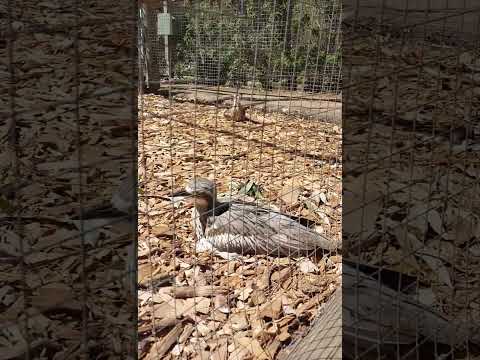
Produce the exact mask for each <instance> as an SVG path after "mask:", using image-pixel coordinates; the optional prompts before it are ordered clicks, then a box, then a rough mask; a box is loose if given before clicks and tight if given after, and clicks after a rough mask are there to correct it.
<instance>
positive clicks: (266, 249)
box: [205, 203, 336, 256]
mask: <svg viewBox="0 0 480 360" xmlns="http://www.w3.org/2000/svg"><path fill="white" fill-rule="evenodd" d="M205 237H206V238H207V240H208V241H209V242H211V243H212V245H213V246H214V247H216V248H217V249H218V250H220V251H230V252H236V253H238V254H268V255H276V256H288V255H290V256H295V255H300V254H304V253H305V252H308V251H312V250H315V249H317V248H321V249H326V250H332V249H334V248H335V247H336V244H335V243H334V242H333V241H331V240H329V239H327V238H326V237H324V236H322V235H321V234H318V233H316V232H314V231H313V230H310V229H308V228H306V227H304V226H303V225H301V224H299V223H297V222H295V220H293V219H291V218H289V217H288V216H285V215H283V214H281V213H279V212H275V211H272V210H268V209H262V208H258V207H255V206H253V205H246V204H236V203H233V204H231V206H230V208H229V210H228V211H226V212H224V213H222V214H220V215H218V216H212V217H210V218H209V219H208V223H207V229H206V232H205Z"/></svg>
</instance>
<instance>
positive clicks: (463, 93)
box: [342, 0, 479, 359]
mask: <svg viewBox="0 0 480 360" xmlns="http://www.w3.org/2000/svg"><path fill="white" fill-rule="evenodd" d="M468 5H470V6H468ZM471 5H474V4H468V2H463V1H458V2H457V1H448V2H443V1H439V2H416V3H413V2H408V1H404V2H395V3H393V2H391V1H386V0H384V1H366V2H362V3H361V4H359V3H358V2H357V3H356V4H355V3H353V2H352V3H351V4H345V18H346V20H345V23H344V28H343V29H344V31H343V55H344V63H343V75H344V77H343V78H344V89H343V116H344V119H345V122H344V128H343V131H344V138H343V140H344V143H343V146H344V148H343V150H344V154H345V155H346V156H347V158H348V160H346V161H345V162H344V178H343V179H344V181H343V187H344V214H343V234H344V237H343V256H344V259H348V260H350V261H351V262H346V261H344V263H343V277H342V280H343V306H344V310H343V354H344V356H345V357H347V358H351V359H381V358H388V359H393V358H395V359H419V358H421V359H434V358H435V359H439V358H443V359H473V358H475V357H477V356H478V348H475V346H476V345H478V340H479V339H478V324H479V321H478V320H479V317H478V315H479V312H478V296H477V295H476V294H475V292H474V291H473V289H474V288H475V287H476V286H478V275H477V274H478V270H475V269H477V266H478V254H476V250H475V249H476V248H477V246H478V230H475V229H477V224H478V214H479V211H478V209H479V207H478V205H479V202H478V201H479V198H478V149H479V144H478V135H477V136H475V135H476V133H477V130H475V128H476V127H477V124H478V120H477V115H476V114H477V111H478V110H477V108H478V94H477V90H478V83H477V82H476V80H475V77H476V74H477V71H478V69H477V67H476V65H475V64H477V62H478V20H479V11H478V9H475V8H474V7H473V6H471ZM367 265H368V266H367Z"/></svg>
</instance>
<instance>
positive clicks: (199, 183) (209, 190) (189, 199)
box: [173, 177, 217, 208]
mask: <svg viewBox="0 0 480 360" xmlns="http://www.w3.org/2000/svg"><path fill="white" fill-rule="evenodd" d="M216 198H217V194H216V189H215V183H214V182H213V181H211V180H208V179H205V178H200V177H195V178H193V179H192V180H190V181H189V182H188V183H187V185H186V186H185V189H184V190H180V191H177V192H176V193H174V194H173V201H176V200H185V202H186V203H187V204H193V205H195V206H197V207H201V208H210V207H212V206H213V204H214V202H215V201H216Z"/></svg>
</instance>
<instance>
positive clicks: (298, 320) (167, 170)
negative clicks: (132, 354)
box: [138, 0, 342, 359]
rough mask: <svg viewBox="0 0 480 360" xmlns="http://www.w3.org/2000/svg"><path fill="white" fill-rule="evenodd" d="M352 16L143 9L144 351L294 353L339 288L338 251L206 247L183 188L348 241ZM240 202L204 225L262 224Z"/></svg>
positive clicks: (175, 6)
mask: <svg viewBox="0 0 480 360" xmlns="http://www.w3.org/2000/svg"><path fill="white" fill-rule="evenodd" d="M340 12H341V8H340V4H339V3H338V2H337V1H324V0H316V1H314V0H302V1H297V0H296V1H289V0H281V1H273V2H272V1H269V2H267V1H265V2H259V1H234V2H232V1H217V2H211V1H196V2H192V3H188V4H187V5H185V4H184V2H171V1H169V2H167V3H163V2H160V3H150V2H149V3H145V4H143V6H142V9H141V12H140V16H141V19H142V24H143V26H142V28H141V31H140V38H139V40H140V43H139V45H140V46H139V48H141V49H142V52H141V56H142V62H141V65H142V67H141V72H142V79H143V81H144V83H143V85H144V86H142V87H141V88H142V89H144V90H145V92H144V93H141V94H140V97H139V106H140V109H139V113H140V115H141V116H140V119H139V120H140V123H139V183H140V190H139V193H140V196H139V229H138V231H139V249H138V262H139V265H138V273H139V276H138V282H139V289H138V297H139V329H138V332H139V357H140V358H141V359H177V358H181V359H280V358H282V357H284V356H286V355H287V354H288V353H289V349H290V346H293V345H294V344H296V343H297V341H298V339H299V338H301V337H302V336H304V334H306V333H307V332H308V330H309V329H310V327H311V325H312V321H314V319H315V318H316V317H317V314H318V313H319V312H320V311H321V309H322V305H323V304H324V303H326V302H327V301H328V299H330V297H331V295H332V294H333V293H334V292H335V289H337V288H338V287H339V281H340V278H339V272H340V270H341V257H340V256H339V254H338V252H337V251H333V252H329V251H324V250H322V249H316V251H314V252H312V253H310V254H307V255H303V256H298V255H294V254H293V253H292V254H290V256H285V254H282V255H283V256H280V257H279V256H277V255H278V254H275V253H270V254H269V255H268V256H267V255H265V254H260V250H262V249H261V248H260V247H259V246H258V247H257V248H255V245H254V246H253V247H254V249H253V250H254V251H253V253H250V254H247V252H246V250H245V251H243V249H240V250H239V253H237V254H229V253H228V251H227V252H225V251H223V252H222V253H219V252H217V251H215V249H210V250H209V249H208V247H203V248H202V247H200V246H199V245H200V244H202V241H203V245H205V243H206V245H208V244H209V240H211V238H210V239H209V237H208V236H205V237H204V238H201V237H202V230H200V231H197V232H196V231H194V228H193V226H192V212H191V207H189V206H188V205H187V204H186V203H185V201H183V200H178V201H175V202H174V203H173V204H172V202H171V201H170V199H169V197H170V196H171V195H172V193H176V194H181V193H182V191H183V192H185V191H186V188H185V186H186V184H188V183H189V181H190V180H192V179H193V178H194V177H202V178H205V179H209V180H211V181H214V183H215V184H216V195H217V197H218V198H219V199H220V200H221V201H222V202H224V203H228V202H230V201H233V200H235V201H241V202H244V203H247V204H248V206H249V209H254V210H253V211H251V212H249V213H248V214H247V213H245V214H244V217H243V218H245V219H247V218H248V221H249V223H248V228H249V229H252V226H253V228H254V229H260V230H264V231H268V226H266V225H265V221H262V218H261V217H260V214H261V213H262V214H271V215H272V216H273V215H274V214H275V212H276V211H279V212H282V213H284V214H287V215H288V216H289V217H290V218H291V219H294V221H295V222H296V224H302V226H306V227H308V228H309V231H312V232H315V233H316V234H317V235H322V236H325V237H327V238H328V239H331V240H332V242H335V243H336V244H339V243H340V225H341V216H340V214H341V211H342V210H341V208H342V207H341V171H342V169H341V149H340V138H341V127H340V115H341V96H340V85H341V77H340V75H341V71H340V69H341V62H340V60H341V57H340V32H339V26H340V21H339V20H340ZM168 14H171V15H172V18H170V16H169V15H168ZM169 19H171V20H172V22H171V25H172V26H171V33H170V28H169V26H168V24H169ZM159 28H160V30H161V31H162V32H161V33H158V32H157V29H159ZM166 33H170V35H168V34H166ZM207 204H208V202H207ZM199 206H200V205H199ZM260 208H262V212H260ZM225 209H227V208H226V207H221V208H217V210H218V211H215V210H213V211H212V212H211V213H210V214H208V221H207V222H206V225H205V226H206V228H207V229H211V226H212V224H214V223H215V221H218V219H219V218H220V217H221V218H222V219H223V221H224V222H225V223H227V224H226V226H224V227H222V230H221V231H220V230H218V232H219V236H220V235H221V236H224V239H226V238H228V236H230V235H232V234H233V233H234V232H237V233H238V232H242V231H244V230H245V229H246V228H247V226H242V225H239V224H241V223H242V214H239V213H238V212H237V213H235V215H234V216H232V218H231V219H230V220H228V216H227V217H225V214H227V215H228V213H223V212H222V211H223V210H225ZM256 211H257V213H258V215H255V212H256ZM193 215H194V217H196V214H195V213H194V214H193ZM247 216H248V217H247ZM195 219H199V220H202V218H201V217H200V218H199V217H196V218H195ZM263 220H265V217H264V218H263ZM229 225H231V226H230V230H229ZM296 226H297V225H296ZM199 228H200V229H201V226H200V227H199ZM198 234H200V235H198ZM291 234H292V235H294V234H293V232H291ZM199 237H200V238H199ZM270 240H271V241H272V242H273V241H275V238H273V237H272V238H271V239H270ZM300 240H302V239H300ZM252 243H253V244H256V242H255V241H253V242H252ZM237 250H238V248H237ZM250 250H252V248H251V247H250Z"/></svg>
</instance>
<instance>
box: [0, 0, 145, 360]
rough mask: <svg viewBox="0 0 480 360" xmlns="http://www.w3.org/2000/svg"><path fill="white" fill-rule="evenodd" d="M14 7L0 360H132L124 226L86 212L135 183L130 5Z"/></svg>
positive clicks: (5, 62) (6, 92)
mask: <svg viewBox="0 0 480 360" xmlns="http://www.w3.org/2000/svg"><path fill="white" fill-rule="evenodd" d="M19 5H20V3H18V2H15V1H7V2H3V3H2V4H1V5H0V13H1V16H0V18H1V20H0V34H1V37H0V56H1V58H2V61H1V63H0V74H1V78H2V83H1V85H0V88H1V89H0V91H1V93H2V97H1V99H0V108H1V110H0V111H1V114H2V116H1V120H0V125H1V128H0V131H1V133H0V154H1V155H0V157H1V161H0V228H1V229H0V234H1V235H0V258H1V261H0V271H1V274H2V275H1V276H0V343H1V344H0V353H1V354H2V355H1V357H2V358H5V359H20V358H21V359H66V358H71V359H91V358H122V359H132V358H133V357H134V355H135V354H136V341H135V340H136V334H137V330H136V326H134V325H135V324H134V321H135V313H136V309H137V307H136V304H135V293H134V292H132V291H130V292H127V291H124V289H125V286H124V283H123V279H124V278H125V276H126V274H127V269H126V265H125V264H126V255H127V247H129V248H131V249H133V247H132V243H133V242H134V239H135V234H136V224H135V223H134V222H132V221H129V219H127V216H126V214H125V213H124V214H123V217H120V218H119V217H118V215H117V220H116V221H113V220H112V219H109V218H105V216H104V217H103V220H102V219H99V218H89V217H88V216H87V213H88V212H89V210H90V208H92V209H91V210H92V211H93V208H95V210H100V208H101V207H102V206H103V205H105V204H104V202H106V203H107V204H108V203H109V202H110V197H111V195H112V192H111V191H110V190H111V189H112V188H113V187H116V186H118V184H117V178H119V177H120V176H121V175H123V176H126V177H130V178H135V177H136V168H137V166H136V149H137V144H136V142H135V138H136V137H135V135H134V134H135V128H136V117H137V114H136V113H137V94H136V91H135V89H136V87H137V83H138V79H137V77H136V75H137V74H138V72H137V68H136V64H137V52H136V50H135V49H136V43H137V42H136V37H137V32H136V22H137V7H136V4H135V3H132V2H129V1H128V2H127V1H116V2H115V3H113V2H111V1H105V2H102V3H95V4H94V3H89V4H86V3H85V2H78V1H73V2H72V1H67V2H62V3H55V2H48V1H45V2H31V1H26V2H22V4H21V5H22V6H19ZM106 139H108V140H106ZM112 184H114V185H112ZM133 190H134V188H133V187H132V188H131V189H130V192H133ZM99 194H100V195H99ZM132 198H133V199H132V200H130V201H129V204H130V205H132V204H133V206H132V207H135V205H136V201H135V200H134V197H133V196H132ZM107 207H108V206H107ZM128 329H131V330H132V331H131V332H130V333H127V332H128V331H127V330H128ZM107 334H108V336H106V335H107Z"/></svg>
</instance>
